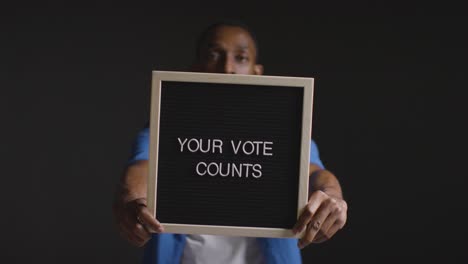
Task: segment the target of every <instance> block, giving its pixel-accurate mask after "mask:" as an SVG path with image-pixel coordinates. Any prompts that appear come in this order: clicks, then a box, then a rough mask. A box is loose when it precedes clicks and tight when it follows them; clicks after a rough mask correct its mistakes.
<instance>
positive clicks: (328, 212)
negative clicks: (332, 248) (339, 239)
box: [293, 191, 348, 249]
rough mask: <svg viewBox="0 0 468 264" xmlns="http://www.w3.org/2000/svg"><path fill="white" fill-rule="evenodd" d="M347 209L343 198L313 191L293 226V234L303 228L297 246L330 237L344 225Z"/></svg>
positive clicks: (302, 246)
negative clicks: (302, 234) (302, 233)
mask: <svg viewBox="0 0 468 264" xmlns="http://www.w3.org/2000/svg"><path fill="white" fill-rule="evenodd" d="M347 211H348V205H347V203H346V202H345V200H343V199H341V198H337V197H332V196H330V195H328V194H327V193H326V192H323V191H315V192H313V193H312V195H311V196H310V198H309V202H308V203H307V205H306V206H305V208H304V211H303V212H302V214H301V215H300V216H299V219H298V220H297V222H296V225H295V226H294V228H293V232H294V233H295V234H297V233H300V232H302V231H303V230H304V229H305V233H304V236H303V237H302V238H301V239H300V240H299V242H298V246H299V248H301V249H302V248H304V247H306V246H307V245H309V244H310V243H321V242H324V241H326V240H328V239H330V238H331V237H332V236H333V235H334V234H335V233H336V232H337V231H338V230H340V229H341V228H343V226H344V225H345V223H346V218H347Z"/></svg>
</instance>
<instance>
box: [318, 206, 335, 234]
mask: <svg viewBox="0 0 468 264" xmlns="http://www.w3.org/2000/svg"><path fill="white" fill-rule="evenodd" d="M330 211H331V210H330ZM337 219H338V213H337V212H336V211H335V212H333V213H330V214H329V215H328V217H327V219H325V221H324V222H323V224H322V227H320V231H319V234H323V235H324V236H327V235H328V230H329V229H330V227H332V226H333V224H335V222H336V220H337ZM329 238H330V237H329Z"/></svg>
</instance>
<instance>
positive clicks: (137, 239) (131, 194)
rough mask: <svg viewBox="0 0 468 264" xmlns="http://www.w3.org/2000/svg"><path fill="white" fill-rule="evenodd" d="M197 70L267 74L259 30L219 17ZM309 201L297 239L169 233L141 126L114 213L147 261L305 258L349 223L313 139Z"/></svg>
mask: <svg viewBox="0 0 468 264" xmlns="http://www.w3.org/2000/svg"><path fill="white" fill-rule="evenodd" d="M196 52H197V53H196V61H195V63H194V64H193V67H192V70H193V71H199V72H214V73H229V74H255V75H261V74H263V66H262V65H260V64H257V58H258V50H257V42H256V40H255V36H254V35H253V34H252V33H251V32H250V31H249V29H248V28H247V27H246V26H244V25H242V24H238V23H226V22H223V23H217V24H214V25H212V26H210V27H209V28H207V29H206V30H205V31H204V32H203V34H202V35H201V37H200V39H199V41H198V44H197V51H196ZM311 143H312V144H311V163H310V186H309V201H308V204H307V205H306V207H305V208H304V210H303V212H302V214H301V215H300V217H299V218H298V220H297V223H296V225H295V226H294V229H293V230H294V232H295V233H299V232H302V231H304V230H305V232H304V235H303V236H302V238H301V239H299V241H297V240H296V239H278V238H276V239H275V238H246V237H225V236H209V235H177V234H166V233H162V232H164V229H163V227H162V225H161V224H160V223H159V222H158V221H157V219H155V218H154V217H153V216H152V215H151V213H150V212H149V210H148V209H147V208H146V190H147V184H146V177H147V174H148V161H147V160H148V148H149V146H148V145H149V131H148V128H145V129H144V130H143V131H141V132H140V134H139V136H138V138H137V141H136V144H135V149H134V153H133V156H132V158H131V159H130V161H129V166H128V168H127V170H126V173H125V175H124V176H123V177H122V180H121V184H120V186H119V190H118V192H117V196H116V201H115V203H114V213H115V218H116V221H117V224H118V227H119V230H120V232H121V234H122V235H123V236H124V237H125V238H126V239H127V240H128V241H130V242H131V243H132V244H134V245H136V246H140V247H141V246H143V245H146V249H145V256H144V262H145V263H264V262H266V263H300V262H301V258H300V252H299V248H304V247H305V246H307V245H309V244H310V243H320V242H323V241H325V240H327V239H329V238H331V237H332V236H333V235H334V234H335V233H336V232H337V231H338V230H339V229H341V228H342V227H343V226H344V224H345V223H346V217H347V204H346V202H345V201H344V200H343V197H342V193H341V187H340V184H339V182H338V180H337V179H336V177H335V176H334V175H333V174H332V173H331V172H329V171H327V170H325V169H324V168H323V164H322V162H321V161H320V159H319V156H318V149H317V146H316V145H315V143H314V142H313V141H312V142H311Z"/></svg>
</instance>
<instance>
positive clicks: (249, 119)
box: [156, 81, 304, 228]
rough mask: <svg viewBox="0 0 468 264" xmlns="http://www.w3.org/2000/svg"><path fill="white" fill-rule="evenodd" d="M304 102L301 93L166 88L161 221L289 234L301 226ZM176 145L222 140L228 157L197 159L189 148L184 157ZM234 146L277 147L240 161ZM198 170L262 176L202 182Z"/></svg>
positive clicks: (211, 86) (193, 85)
mask: <svg viewBox="0 0 468 264" xmlns="http://www.w3.org/2000/svg"><path fill="white" fill-rule="evenodd" d="M303 94H304V88H302V87H284V86H260V85H241V84H217V83H216V84H215V83H197V82H174V81H162V82H161V105H160V125H159V150H158V152H159V164H158V172H157V197H156V217H157V219H158V220H160V221H161V222H162V223H174V224H195V225H219V226H244V227H266V228H291V227H292V226H293V225H294V224H295V222H296V218H297V200H298V185H299V166H300V147H301V146H300V143H301V128H302V105H303ZM156 121H157V120H156ZM178 138H180V139H181V140H183V139H184V138H187V139H191V138H196V139H202V140H204V141H205V142H206V140H208V139H220V140H222V141H223V148H222V150H223V153H222V154H219V153H215V154H213V153H201V152H195V153H192V152H189V151H188V150H187V148H186V147H187V145H184V146H185V149H184V151H183V152H181V145H180V143H179V141H178ZM230 140H234V141H235V142H237V141H238V140H243V141H247V140H249V141H270V142H273V145H271V147H272V150H271V151H270V152H271V153H273V155H272V156H263V155H250V156H247V155H245V154H243V153H242V152H241V151H239V153H237V154H236V155H235V154H234V153H233V151H232V147H231V143H230ZM192 143H193V142H192ZM186 144H187V143H186ZM191 146H195V145H194V144H191ZM205 146H206V145H205ZM247 149H249V148H247ZM199 162H205V163H207V164H209V163H211V162H216V163H218V164H220V163H222V166H227V163H235V164H236V165H237V166H239V164H242V163H247V164H260V165H261V167H262V168H261V172H262V176H261V177H258V178H255V177H252V176H250V177H238V175H236V176H225V177H224V176H220V175H216V176H209V175H208V174H205V175H203V176H200V175H198V174H197V173H196V166H197V164H198V163H199ZM231 166H232V165H231ZM203 167H204V166H203V165H200V168H201V169H200V170H199V171H203ZM210 168H211V172H215V171H216V170H215V169H213V168H215V167H213V166H212V167H210ZM225 169H226V167H224V172H226V170H225ZM250 169H252V168H250ZM257 169H258V167H257ZM244 171H245V167H244ZM257 176H258V173H257Z"/></svg>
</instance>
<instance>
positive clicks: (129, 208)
mask: <svg viewBox="0 0 468 264" xmlns="http://www.w3.org/2000/svg"><path fill="white" fill-rule="evenodd" d="M114 217H115V220H116V222H117V223H116V224H117V227H118V229H119V231H120V234H121V235H122V236H123V237H124V238H125V239H127V240H128V241H129V242H130V243H132V244H133V245H135V246H137V247H141V246H143V245H144V244H146V242H148V240H149V239H150V238H151V233H161V232H163V231H164V229H163V227H162V225H161V223H159V222H158V220H156V219H155V218H154V217H153V216H152V215H151V213H150V211H149V210H148V208H147V207H146V199H145V198H139V199H135V200H132V201H129V202H116V203H115V204H114Z"/></svg>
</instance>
